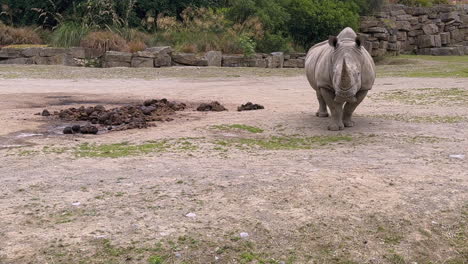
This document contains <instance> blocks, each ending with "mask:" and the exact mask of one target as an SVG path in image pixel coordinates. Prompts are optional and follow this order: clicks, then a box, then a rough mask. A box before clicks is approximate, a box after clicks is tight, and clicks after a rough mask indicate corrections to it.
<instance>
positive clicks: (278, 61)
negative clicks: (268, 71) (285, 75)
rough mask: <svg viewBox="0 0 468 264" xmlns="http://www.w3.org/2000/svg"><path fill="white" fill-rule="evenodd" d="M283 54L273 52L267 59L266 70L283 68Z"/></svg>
mask: <svg viewBox="0 0 468 264" xmlns="http://www.w3.org/2000/svg"><path fill="white" fill-rule="evenodd" d="M283 64H284V53H283V52H273V53H271V54H270V56H268V58H267V68H283Z"/></svg>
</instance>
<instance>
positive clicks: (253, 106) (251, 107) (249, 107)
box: [237, 102, 265, 112]
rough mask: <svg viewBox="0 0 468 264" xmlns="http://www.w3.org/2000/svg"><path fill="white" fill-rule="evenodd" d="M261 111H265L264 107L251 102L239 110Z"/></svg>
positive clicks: (238, 109)
mask: <svg viewBox="0 0 468 264" xmlns="http://www.w3.org/2000/svg"><path fill="white" fill-rule="evenodd" d="M260 109H265V107H264V106H263V105H259V104H253V103H251V102H248V103H246V104H243V105H241V106H239V107H238V108H237V111H239V112H240V111H252V110H260Z"/></svg>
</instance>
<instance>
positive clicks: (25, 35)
mask: <svg viewBox="0 0 468 264" xmlns="http://www.w3.org/2000/svg"><path fill="white" fill-rule="evenodd" d="M41 43H42V40H41V37H40V36H39V34H37V33H36V32H35V31H34V30H33V29H31V28H27V27H26V28H14V27H10V26H6V25H3V24H2V23H0V45H2V46H3V45H12V44H41Z"/></svg>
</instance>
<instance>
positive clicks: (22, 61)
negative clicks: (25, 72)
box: [0, 58, 33, 64]
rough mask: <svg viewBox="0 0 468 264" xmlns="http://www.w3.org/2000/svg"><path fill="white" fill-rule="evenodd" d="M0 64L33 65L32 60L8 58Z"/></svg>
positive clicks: (0, 61)
mask: <svg viewBox="0 0 468 264" xmlns="http://www.w3.org/2000/svg"><path fill="white" fill-rule="evenodd" d="M0 64H33V59H32V58H10V59H6V60H0Z"/></svg>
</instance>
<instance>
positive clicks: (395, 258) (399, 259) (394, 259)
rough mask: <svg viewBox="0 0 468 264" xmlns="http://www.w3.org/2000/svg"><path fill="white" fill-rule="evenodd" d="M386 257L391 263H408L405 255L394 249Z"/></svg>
mask: <svg viewBox="0 0 468 264" xmlns="http://www.w3.org/2000/svg"><path fill="white" fill-rule="evenodd" d="M384 259H386V260H387V261H388V262H389V263H391V264H406V263H407V262H406V260H405V258H404V257H403V256H401V255H399V254H397V253H395V252H393V251H391V252H390V254H387V255H385V256H384Z"/></svg>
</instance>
